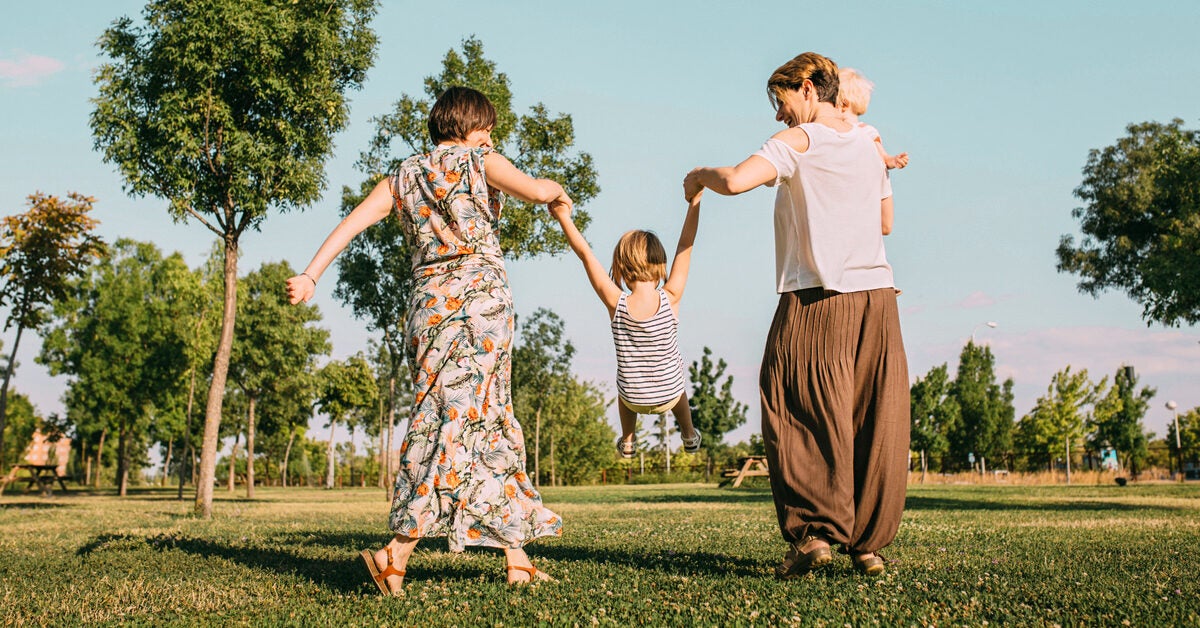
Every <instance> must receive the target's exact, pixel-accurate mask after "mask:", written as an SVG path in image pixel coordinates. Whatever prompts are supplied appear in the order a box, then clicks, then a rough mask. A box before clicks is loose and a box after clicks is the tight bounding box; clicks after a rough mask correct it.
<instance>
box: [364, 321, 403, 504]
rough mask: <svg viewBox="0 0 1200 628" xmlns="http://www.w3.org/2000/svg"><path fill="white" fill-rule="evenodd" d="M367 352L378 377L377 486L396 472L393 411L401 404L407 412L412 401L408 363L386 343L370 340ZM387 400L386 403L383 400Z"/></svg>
mask: <svg viewBox="0 0 1200 628" xmlns="http://www.w3.org/2000/svg"><path fill="white" fill-rule="evenodd" d="M367 355H368V356H370V358H371V368H372V370H374V371H375V375H376V377H377V378H378V381H377V385H378V386H379V390H380V391H381V393H382V394H381V395H380V399H379V402H380V417H379V451H380V454H381V457H382V459H381V461H380V465H379V466H380V476H379V488H389V487H390V486H391V482H392V481H393V478H394V476H395V472H396V469H393V468H392V456H391V451H392V443H394V442H395V440H396V439H395V430H396V411H397V409H398V408H403V409H404V410H405V414H406V415H407V411H408V408H410V407H412V402H413V382H412V377H411V375H410V374H409V373H410V372H409V370H408V366H407V365H406V364H405V363H404V362H403V361H397V360H396V359H394V356H393V354H392V351H391V350H390V349H388V347H387V345H386V344H383V343H371V346H370V347H369V348H368V351H367ZM384 401H386V402H387V403H386V407H385V404H384V403H383V402H384Z"/></svg>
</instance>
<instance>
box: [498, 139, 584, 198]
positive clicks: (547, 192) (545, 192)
mask: <svg viewBox="0 0 1200 628" xmlns="http://www.w3.org/2000/svg"><path fill="white" fill-rule="evenodd" d="M483 167H484V170H485V173H486V176H487V182H488V185H490V186H492V187H494V188H496V189H497V190H500V191H501V192H504V193H505V194H507V195H509V196H512V197H515V198H518V199H520V200H522V201H525V202H526V203H549V202H551V201H555V200H561V201H565V202H567V203H568V204H570V203H571V199H570V198H568V197H567V193H566V192H564V191H563V187H562V186H561V185H559V183H558V182H557V181H552V180H550V179H535V178H533V177H531V176H529V175H527V174H525V173H524V172H521V171H520V170H518V169H517V167H516V166H514V165H512V162H511V161H509V160H508V158H507V157H505V156H504V155H501V154H500V153H497V152H494V151H493V152H490V153H488V154H486V155H484V156H483Z"/></svg>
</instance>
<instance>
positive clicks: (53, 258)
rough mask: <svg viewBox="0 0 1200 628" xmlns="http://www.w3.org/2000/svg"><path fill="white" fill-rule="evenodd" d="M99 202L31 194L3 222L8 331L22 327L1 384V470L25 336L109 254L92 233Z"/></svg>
mask: <svg viewBox="0 0 1200 628" xmlns="http://www.w3.org/2000/svg"><path fill="white" fill-rule="evenodd" d="M94 202H95V199H94V198H92V197H90V196H84V195H82V194H78V193H75V192H72V193H70V194H68V195H67V198H66V200H62V199H59V198H58V197H57V196H47V195H45V194H42V193H41V192H38V193H36V194H31V195H30V196H29V210H28V211H26V212H25V213H23V214H16V215H13V216H6V217H5V218H4V220H3V223H0V308H8V317H7V318H6V319H5V320H4V331H8V330H9V329H11V328H13V327H14V326H15V327H16V329H17V331H16V336H15V338H14V340H13V347H12V353H11V354H9V357H8V359H7V360H6V361H5V364H4V383H3V385H2V386H0V472H2V471H3V470H4V468H5V466H6V465H5V462H6V461H7V460H10V458H8V457H7V456H6V455H5V454H6V452H7V449H6V448H5V447H4V431H5V430H4V427H5V423H6V422H7V420H8V385H9V382H10V381H11V380H12V375H13V370H14V369H15V368H16V366H17V349H18V348H20V346H21V334H22V333H23V332H24V331H25V330H26V329H37V328H39V327H41V326H42V325H44V324H45V323H46V321H47V320H48V319H49V317H50V315H51V309H52V306H53V304H54V303H55V302H56V301H59V300H61V299H63V298H65V297H66V295H67V292H68V291H69V287H70V284H71V281H73V280H74V279H77V278H78V277H80V276H82V275H83V273H84V272H86V270H87V267H88V266H89V265H90V264H91V263H92V262H94V261H95V260H96V258H98V257H99V256H100V255H102V254H103V252H104V243H103V242H102V241H101V240H100V238H98V237H97V236H95V235H93V234H92V233H91V232H92V229H94V228H95V227H96V224H97V223H96V219H95V218H92V217H91V216H90V215H89V213H90V212H91V211H92V203H94Z"/></svg>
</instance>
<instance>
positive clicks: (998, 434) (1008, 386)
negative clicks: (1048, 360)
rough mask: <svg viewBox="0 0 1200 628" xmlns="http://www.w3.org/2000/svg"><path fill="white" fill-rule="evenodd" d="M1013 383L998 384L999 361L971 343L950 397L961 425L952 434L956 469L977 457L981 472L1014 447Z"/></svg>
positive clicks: (952, 450) (951, 451)
mask: <svg viewBox="0 0 1200 628" xmlns="http://www.w3.org/2000/svg"><path fill="white" fill-rule="evenodd" d="M1012 387H1013V381H1012V378H1009V379H1007V380H1005V381H1004V384H1003V385H1000V384H997V383H996V358H995V356H993V355H992V350H991V348H989V347H987V346H984V345H977V344H975V342H974V341H970V342H967V345H966V346H965V347H963V350H962V353H961V354H960V355H959V358H958V373H957V374H956V376H955V378H954V383H953V384H952V385H951V386H950V394H951V396H952V397H953V398H954V401H955V403H956V404H957V405H958V407H959V411H960V417H961V419H962V420H961V421H959V422H958V423H957V424H956V425H954V426H953V428H952V429H951V430H950V433H949V434H948V440H949V441H950V455H951V461H952V465H953V466H955V467H958V466H961V465H962V464H963V463H965V462H966V461H967V459H968V454H974V455H975V458H976V460H978V461H979V463H980V468H981V469H986V468H987V459H988V458H992V459H995V458H999V457H1001V456H1003V454H1005V453H1007V452H1008V450H1009V449H1011V447H1012V430H1013V414H1014V410H1013V392H1012Z"/></svg>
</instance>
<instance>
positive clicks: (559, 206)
mask: <svg viewBox="0 0 1200 628" xmlns="http://www.w3.org/2000/svg"><path fill="white" fill-rule="evenodd" d="M564 196H566V195H564ZM570 200H571V199H569V198H568V199H567V200H565V201H564V200H562V198H561V197H560V198H556V199H554V200H553V201H550V215H551V216H553V217H554V219H555V220H558V221H560V222H561V221H565V220H570V219H571V210H572V207H571V203H570Z"/></svg>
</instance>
